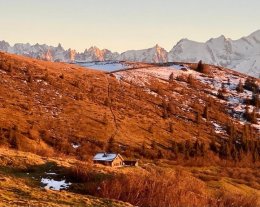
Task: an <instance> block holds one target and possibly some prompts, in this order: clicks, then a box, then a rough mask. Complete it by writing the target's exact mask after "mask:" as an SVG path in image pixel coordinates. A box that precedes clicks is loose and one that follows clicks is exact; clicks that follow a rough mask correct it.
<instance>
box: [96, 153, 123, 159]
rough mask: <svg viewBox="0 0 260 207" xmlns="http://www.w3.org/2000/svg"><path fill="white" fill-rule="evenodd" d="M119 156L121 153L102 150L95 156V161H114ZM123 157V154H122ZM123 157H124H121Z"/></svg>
mask: <svg viewBox="0 0 260 207" xmlns="http://www.w3.org/2000/svg"><path fill="white" fill-rule="evenodd" d="M117 156H120V155H119V154H116V153H104V152H100V153H97V154H96V155H95V156H94V157H93V160H94V161H113V160H114V159H115V158H116V157H117ZM120 157H121V156H120ZM121 158H122V157H121Z"/></svg>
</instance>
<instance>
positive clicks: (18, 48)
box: [0, 30, 260, 77]
mask: <svg viewBox="0 0 260 207" xmlns="http://www.w3.org/2000/svg"><path fill="white" fill-rule="evenodd" d="M0 51H5V52H9V53H13V54H19V55H24V56H29V57H33V58H37V59H42V60H47V61H57V62H74V61H86V62H91V61H107V60H122V61H133V62H146V63H163V62H173V61H176V62H178V61H180V62H182V61H184V62H198V61H199V60H202V61H203V62H205V63H209V64H214V65H219V66H222V67H227V68H230V69H234V70H236V71H239V72H242V73H245V74H248V75H251V76H255V77H259V76H260V30H258V31H256V32H254V33H252V34H250V35H249V36H247V37H242V38H240V39H238V40H231V39H228V38H226V37H225V36H223V35H221V36H220V37H218V38H211V39H210V40H208V41H206V42H205V43H201V42H196V41H192V40H188V39H182V40H180V41H179V42H178V43H177V44H176V45H175V46H174V47H173V48H172V50H170V51H169V52H167V51H166V50H165V49H164V48H162V47H160V46H159V45H156V46H155V47H152V48H148V49H143V50H128V51H126V52H123V53H121V54H119V53H117V52H111V51H110V50H108V49H102V50H101V49H99V48H97V47H90V48H89V49H86V50H85V51H84V52H82V53H79V52H77V51H76V50H74V49H68V50H65V49H64V48H63V47H62V46H61V44H59V45H58V46H57V47H54V46H48V45H46V44H43V45H40V44H38V43H37V44H35V45H31V44H29V43H27V44H22V43H17V44H15V45H14V46H11V45H10V44H9V43H8V42H6V41H0Z"/></svg>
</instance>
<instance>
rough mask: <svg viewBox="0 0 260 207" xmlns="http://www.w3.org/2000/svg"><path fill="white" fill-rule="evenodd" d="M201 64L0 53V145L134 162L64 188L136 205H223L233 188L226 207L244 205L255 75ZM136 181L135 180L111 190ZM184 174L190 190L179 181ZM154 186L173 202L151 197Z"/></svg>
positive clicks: (255, 140)
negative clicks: (125, 66)
mask: <svg viewBox="0 0 260 207" xmlns="http://www.w3.org/2000/svg"><path fill="white" fill-rule="evenodd" d="M129 64H131V63H129ZM201 64H202V63H201ZM201 64H200V66H199V67H197V65H196V64H179V65H178V66H177V65H174V66H172V65H170V64H169V65H147V64H145V65H142V64H141V63H140V64H136V65H137V67H136V68H135V69H129V70H124V71H117V72H114V73H105V72H101V71H96V70H91V69H86V68H82V67H80V66H77V65H74V64H65V63H50V62H45V61H39V60H35V59H30V58H25V57H20V56H16V55H10V54H7V53H0V145H1V146H4V147H7V148H14V149H18V150H20V151H25V152H32V153H36V154H38V155H40V156H46V157H52V156H61V155H63V156H65V157H66V156H74V157H75V158H76V159H78V160H81V161H89V160H90V159H91V157H92V156H93V154H95V153H96V152H98V151H110V152H118V153H120V154H122V155H123V156H125V157H128V158H139V159H141V168H140V169H139V170H140V174H139V173H138V174H137V175H136V174H131V173H125V172H124V170H122V175H121V173H119V174H117V176H105V177H109V179H105V180H102V183H99V182H96V183H94V184H93V183H92V184H93V185H92V186H94V189H97V188H98V187H100V189H101V190H100V191H97V190H95V191H91V192H92V193H91V192H90V190H89V189H87V188H86V186H87V184H86V183H89V182H90V181H89V178H88V175H89V174H88V170H85V171H84V172H82V173H83V175H84V174H87V175H86V180H81V181H79V182H82V183H83V184H82V183H81V184H79V185H76V186H74V187H72V189H74V192H80V193H87V194H91V195H94V196H100V197H106V198H112V199H118V200H122V201H126V202H130V203H132V204H134V205H140V206H172V205H175V206H183V205H185V206H195V205H196V206H207V205H212V206H214V205H215V206H221V205H222V206H226V205H228V204H230V203H231V204H232V203H233V202H235V201H234V200H235V199H234V198H237V197H238V194H239V195H244V196H246V197H243V196H240V198H241V200H240V201H239V202H240V203H236V204H234V206H241V205H242V204H243V205H242V206H253V204H255V202H256V201H255V200H256V199H255V196H254V195H255V193H256V194H257V193H258V190H259V189H260V180H259V175H258V172H257V171H258V170H259V166H260V165H259V161H260V139H259V138H260V113H259V106H260V104H259V79H255V78H250V77H247V76H245V75H242V74H239V73H236V72H233V71H230V70H228V69H224V68H219V67H216V66H211V65H204V64H202V65H201ZM174 67H175V68H174ZM176 68H178V69H176ZM241 87H242V88H241ZM74 144H76V145H78V146H79V147H78V148H74V147H73V145H74ZM147 164H148V166H149V167H147V168H145V166H146V165H147ZM154 165H157V167H158V169H157V167H150V166H154ZM176 166H179V167H180V166H182V171H183V173H184V174H183V176H184V178H186V179H184V180H182V179H179V178H180V177H178V174H176V172H177V171H178V169H176ZM91 168H92V167H91ZM150 168H151V169H150ZM152 168H155V169H154V170H153V169H152ZM73 169H74V170H73ZM83 169H84V168H83ZM232 169H236V172H237V173H236V172H232ZM243 169H245V170H243ZM143 170H144V171H145V172H148V173H149V178H150V179H148V177H147V174H145V173H144V174H143V173H142V172H143ZM126 171H127V170H126ZM129 171H131V170H129ZM77 172H78V170H76V171H75V168H73V167H72V170H71V172H70V173H69V175H68V176H69V177H74V179H75V177H76V178H77V179H78V175H77ZM136 172H138V171H136ZM108 174H109V175H110V173H108ZM94 175H95V177H96V172H95V173H94ZM112 175H114V174H113V173H112ZM166 177H168V178H169V180H165V178H166ZM138 178H140V182H139V185H136V186H133V187H132V188H131V187H129V188H123V189H119V188H120V185H122V184H123V185H124V184H125V183H128V185H127V186H132V184H133V183H131V182H133V181H136V180H137V179H138ZM189 179H190V180H193V181H194V186H196V187H195V188H193V186H190V188H189V186H187V185H186V183H187V182H189ZM131 180H132V181H131ZM84 183H85V184H84ZM191 183H192V182H191ZM114 184H115V185H114ZM173 185H179V186H180V190H179V191H174V189H172V188H171V186H173ZM151 186H153V187H151ZM181 186H185V187H187V189H186V188H185V189H183V187H181ZM198 187H201V191H199V192H198V191H196V188H198ZM157 188H158V189H159V188H160V189H161V188H162V189H164V190H165V191H166V189H170V190H169V192H171V195H172V194H173V195H174V196H175V198H176V199H175V198H173V197H170V195H168V194H165V198H164V200H156V199H155V200H152V199H151V197H156V198H159V192H157V190H156V189H157ZM107 189H113V192H114V194H112V193H111V192H112V191H108V190H107ZM147 189H150V191H149V190H147ZM234 191H235V192H236V193H235V194H233V193H234ZM134 192H139V194H138V195H135V194H134ZM119 193H120V194H119ZM178 193H181V195H182V194H183V196H182V197H181V198H182V199H183V200H180V199H179V200H178V199H177V198H180V194H178ZM237 193H238V194H237ZM191 194H192V195H194V197H193V201H192V202H193V204H192V203H189V202H191V201H190V200H189V199H188V198H189V197H190V195H191ZM184 195H185V196H184ZM188 195H189V196H188ZM257 195H258V194H257ZM138 196H141V197H142V198H144V197H145V198H147V200H146V199H141V198H140V197H138ZM247 196H249V197H250V196H252V199H249V197H247ZM217 198H221V199H220V200H221V203H219V204H218V203H216V201H217ZM250 198H251V197H250ZM171 199H173V200H171ZM245 200H248V201H250V202H251V201H252V202H251V203H250V202H249V203H246V201H245ZM164 201H165V202H164ZM162 202H164V203H162ZM225 202H226V203H225ZM229 202H230V203H229ZM241 203H242V204H241Z"/></svg>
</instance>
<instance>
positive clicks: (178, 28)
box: [0, 0, 260, 52]
mask: <svg viewBox="0 0 260 207" xmlns="http://www.w3.org/2000/svg"><path fill="white" fill-rule="evenodd" d="M0 25H1V30H0V40H2V39H4V40H6V41H8V42H10V43H11V44H13V43H16V42H23V43H26V42H29V43H33V44H34V43H37V42H39V43H46V44H51V45H57V44H58V43H59V42H61V43H62V45H63V46H64V47H65V48H69V47H71V48H75V49H77V50H79V51H83V50H84V49H85V48H89V47H90V46H92V45H96V46H98V47H100V48H108V49H111V50H113V51H119V52H122V51H124V50H127V49H143V48H148V47H152V46H154V45H155V44H156V43H158V44H159V45H161V46H162V47H164V48H166V49H167V50H169V49H171V48H172V47H173V46H174V44H176V42H177V41H179V40H180V39H181V38H188V39H192V40H196V41H205V40H207V39H209V38H211V37H217V36H220V35H221V34H224V35H225V36H226V37H230V38H232V39H237V38H239V37H242V36H246V35H249V34H250V33H252V32H254V31H256V30H258V29H260V1H259V0H214V1H213V0H69V1H68V0H0Z"/></svg>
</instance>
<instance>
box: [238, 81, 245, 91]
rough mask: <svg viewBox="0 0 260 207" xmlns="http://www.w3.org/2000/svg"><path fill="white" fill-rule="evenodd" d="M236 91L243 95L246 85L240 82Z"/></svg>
mask: <svg viewBox="0 0 260 207" xmlns="http://www.w3.org/2000/svg"><path fill="white" fill-rule="evenodd" d="M236 90H237V92H238V93H243V92H244V85H243V83H242V81H241V80H240V81H239V83H238V85H237V87H236Z"/></svg>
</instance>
